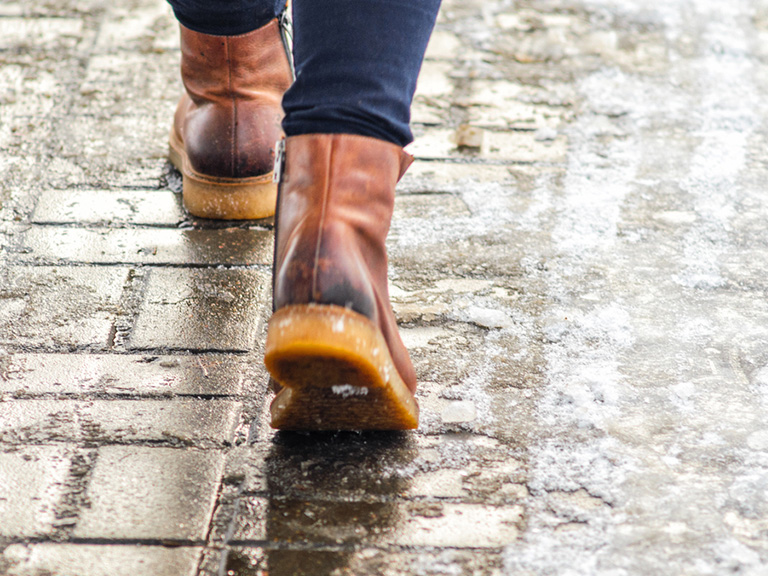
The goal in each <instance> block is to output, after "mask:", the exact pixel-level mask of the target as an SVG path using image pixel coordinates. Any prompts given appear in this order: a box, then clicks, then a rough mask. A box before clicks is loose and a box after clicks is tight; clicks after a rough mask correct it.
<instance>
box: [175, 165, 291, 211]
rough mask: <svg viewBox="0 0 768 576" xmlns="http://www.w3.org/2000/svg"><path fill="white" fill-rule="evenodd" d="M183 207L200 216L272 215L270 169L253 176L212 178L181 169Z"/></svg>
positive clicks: (274, 188)
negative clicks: (267, 172)
mask: <svg viewBox="0 0 768 576" xmlns="http://www.w3.org/2000/svg"><path fill="white" fill-rule="evenodd" d="M182 177H183V179H184V180H183V192H182V196H183V198H184V207H185V208H186V209H187V211H188V212H189V213H190V214H192V215H194V216H198V217H200V218H213V219H216V220H258V219H259V218H268V217H270V216H274V215H275V203H276V202H277V184H275V183H274V182H273V181H272V173H271V172H270V173H269V174H265V175H264V176H259V177H256V178H231V179H230V178H211V177H205V176H202V175H200V174H194V173H189V172H182Z"/></svg>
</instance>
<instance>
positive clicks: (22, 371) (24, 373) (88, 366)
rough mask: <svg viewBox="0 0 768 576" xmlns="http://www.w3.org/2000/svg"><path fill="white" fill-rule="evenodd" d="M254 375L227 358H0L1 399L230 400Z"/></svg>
mask: <svg viewBox="0 0 768 576" xmlns="http://www.w3.org/2000/svg"><path fill="white" fill-rule="evenodd" d="M253 372H254V370H253V368H252V366H251V363H250V361H248V360H245V359H241V358H238V357H232V356H222V355H198V356H134V355H122V354H13V355H7V356H3V355H0V393H3V392H4V393H9V394H12V395H14V396H17V397H29V396H35V395H44V394H70V395H102V394H113V395H126V396H133V395H138V396H176V395H187V396H196V395H205V396H209V395H213V396H228V395H237V394H240V393H241V392H242V391H243V387H244V383H245V382H246V381H249V380H251V379H253V378H255V375H254V374H253ZM259 375H261V373H259ZM250 387H253V383H252V382H251V383H250Z"/></svg>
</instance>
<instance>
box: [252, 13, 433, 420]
mask: <svg viewBox="0 0 768 576" xmlns="http://www.w3.org/2000/svg"><path fill="white" fill-rule="evenodd" d="M295 2H296V3H295V5H294V20H295V21H294V30H295V37H294V50H295V64H296V71H297V80H296V82H295V84H294V85H293V86H292V87H291V89H289V91H288V92H287V93H286V95H285V98H284V100H283V105H284V107H285V109H286V118H285V120H284V122H283V126H284V128H285V131H286V134H287V135H288V137H287V139H286V141H285V144H284V157H285V161H284V168H283V171H282V174H281V182H280V189H279V193H278V208H277V221H276V224H275V259H274V270H273V307H274V310H275V313H274V314H273V316H272V318H271V319H270V323H269V329H268V332H267V344H266V354H265V362H266V364H267V368H268V369H269V371H270V373H271V374H272V376H273V378H274V379H275V380H276V381H277V383H278V384H279V385H280V386H282V389H281V390H280V391H279V392H278V395H277V396H276V397H275V400H274V401H273V403H272V407H271V412H272V425H273V426H274V427H276V428H282V429H367V430H372V429H390V430H391V429H408V428H415V427H416V426H417V425H418V406H417V405H416V401H415V398H414V391H415V388H416V374H415V371H414V369H413V365H412V364H411V361H410V358H409V356H408V352H407V351H406V349H405V346H404V345H403V342H402V340H401V339H400V336H399V334H398V331H397V322H396V320H395V316H394V314H393V312H392V307H391V305H390V302H389V290H388V285H387V254H386V248H385V240H386V236H387V233H388V231H389V225H390V220H391V217H392V211H393V207H394V193H395V184H396V183H397V181H398V179H399V178H400V177H401V176H402V174H403V173H404V172H405V170H406V169H407V168H408V166H409V164H410V163H411V161H412V158H411V157H410V156H409V155H408V154H406V153H405V152H404V151H403V149H402V146H403V145H405V144H407V143H408V142H410V141H411V139H412V136H411V132H410V129H409V126H408V124H409V119H410V105H411V101H412V99H413V93H414V91H415V87H416V78H417V75H418V71H419V68H420V66H421V62H422V59H423V56H424V52H425V49H426V45H427V41H428V39H429V35H430V32H431V30H432V27H433V25H434V22H435V18H436V15H437V10H438V7H439V1H438V0H407V1H404V0H295Z"/></svg>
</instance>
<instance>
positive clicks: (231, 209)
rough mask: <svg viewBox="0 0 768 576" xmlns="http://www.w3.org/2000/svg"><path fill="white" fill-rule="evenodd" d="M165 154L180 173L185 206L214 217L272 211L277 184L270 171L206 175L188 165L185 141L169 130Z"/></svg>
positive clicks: (262, 214)
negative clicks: (233, 175) (252, 174)
mask: <svg viewBox="0 0 768 576" xmlns="http://www.w3.org/2000/svg"><path fill="white" fill-rule="evenodd" d="M168 156H169V158H170V160H171V164H173V165H174V166H175V167H176V169H177V170H178V171H179V172H181V176H182V197H183V200H184V207H185V208H186V209H187V211H188V212H189V213H190V214H192V215H193V216H198V217H200V218H211V219H213V220H258V219H259V218H268V217H270V216H274V215H275V205H276V203H277V184H276V183H275V182H273V181H272V180H273V178H272V172H269V173H268V174H264V175H263V176H255V177H252V178H223V177H216V176H206V175H205V174H200V173H199V172H195V171H194V170H192V168H190V166H189V158H188V156H187V153H186V151H185V150H184V145H183V144H182V143H181V141H180V140H179V138H178V136H176V132H175V131H174V130H173V129H172V130H171V137H170V140H169V148H168Z"/></svg>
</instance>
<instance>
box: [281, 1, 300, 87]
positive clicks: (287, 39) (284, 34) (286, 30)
mask: <svg viewBox="0 0 768 576" xmlns="http://www.w3.org/2000/svg"><path fill="white" fill-rule="evenodd" d="M277 20H278V23H279V25H280V37H281V38H282V40H283V48H285V55H286V56H288V65H289V66H290V67H291V78H293V79H294V80H295V79H296V69H295V68H294V67H293V20H291V13H290V8H289V6H288V5H286V7H285V8H284V9H283V11H282V12H281V13H280V15H279V16H278V17H277Z"/></svg>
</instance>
